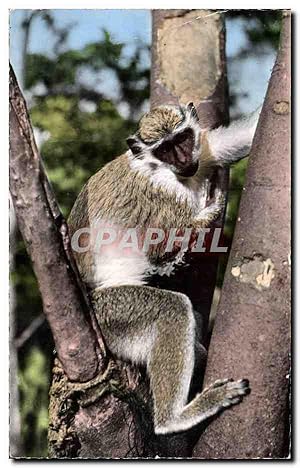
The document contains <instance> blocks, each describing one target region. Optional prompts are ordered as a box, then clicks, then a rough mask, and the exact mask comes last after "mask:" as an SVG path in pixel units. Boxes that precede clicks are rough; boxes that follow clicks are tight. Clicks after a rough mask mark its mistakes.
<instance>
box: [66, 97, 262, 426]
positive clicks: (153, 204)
mask: <svg viewBox="0 0 300 468" xmlns="http://www.w3.org/2000/svg"><path fill="white" fill-rule="evenodd" d="M259 113H260V109H258V110H257V111H256V112H254V113H253V114H251V115H250V116H249V117H247V118H244V119H241V120H239V121H237V122H234V123H232V124H231V125H229V126H228V127H219V128H216V129H203V128H202V127H201V125H200V122H199V119H198V115H197V111H196V108H195V106H194V105H193V103H189V104H187V105H178V106H158V107H156V108H154V109H153V110H151V111H149V112H148V113H146V114H145V115H144V116H143V117H142V118H141V120H140V122H139V127H138V130H137V132H136V133H135V134H134V135H131V136H129V137H128V139H127V144H128V147H129V149H128V150H127V151H126V153H124V154H123V155H121V156H119V157H117V158H116V159H114V160H112V161H111V162H109V163H108V164H106V165H105V166H104V167H103V168H102V169H100V170H99V171H98V172H97V173H96V174H95V175H93V176H92V177H91V178H90V179H89V180H88V182H87V183H86V185H85V186H84V187H83V189H82V190H81V192H80V194H79V196H78V198H77V200H76V201H75V204H74V206H73V208H72V210H71V213H70V216H69V220H68V224H69V229H70V234H71V243H72V247H73V249H74V256H75V259H76V262H77V265H78V269H79V272H80V274H81V276H82V279H83V281H84V282H85V283H86V285H87V287H88V289H89V293H90V297H91V302H92V306H93V309H94V311H95V314H96V317H97V320H98V322H99V325H100V327H101V330H102V332H103V335H104V338H105V341H106V343H107V346H108V348H109V350H110V351H111V353H112V354H113V355H115V356H117V357H118V358H120V359H122V360H125V361H129V362H131V363H133V364H134V365H138V366H145V367H146V370H147V373H148V376H149V380H150V388H151V392H152V397H153V403H154V404H153V408H154V409H153V413H154V414H153V419H154V432H155V433H156V434H170V433H175V432H180V431H185V430H188V429H190V428H192V427H193V426H195V425H196V424H199V423H200V422H202V421H204V420H205V419H207V418H210V417H211V416H214V415H216V414H218V413H219V412H221V411H222V410H224V409H225V408H228V407H230V406H232V405H235V404H237V403H239V402H241V400H242V398H243V397H244V396H245V395H247V394H248V393H249V392H250V386H249V381H248V380H247V379H240V380H237V381H233V380H232V379H230V378H222V379H219V380H217V381H216V382H215V383H214V384H212V385H211V386H209V387H207V388H205V389H204V390H203V391H202V392H200V393H197V394H196V396H195V397H194V398H193V399H192V400H191V401H188V396H189V389H190V383H191V379H192V376H193V371H194V365H195V358H196V356H195V350H196V349H197V346H196V338H195V334H196V325H195V315H194V311H193V306H192V304H191V301H190V300H189V298H188V297H187V296H186V295H185V294H182V293H179V292H175V291H170V290H166V289H160V288H157V287H153V286H151V283H150V279H151V276H152V275H153V274H157V273H158V274H161V275H164V274H168V275H172V274H173V272H174V268H175V267H180V265H181V263H182V261H183V257H182V252H179V253H178V249H177V250H176V247H175V245H176V240H178V236H176V234H177V233H178V232H182V230H184V229H185V228H188V229H189V230H190V231H193V232H194V231H198V230H201V229H203V228H205V227H207V226H210V225H211V223H212V222H213V221H214V220H215V219H217V218H218V216H219V215H220V213H221V211H222V210H223V207H224V198H223V196H222V194H221V193H219V192H217V193H216V194H215V197H214V200H213V202H212V203H211V204H210V205H208V206H204V205H203V198H204V197H203V194H204V193H205V189H206V185H205V184H206V181H207V177H208V174H209V171H210V170H212V168H215V167H217V166H221V167H222V166H223V167H224V166H228V165H230V164H233V163H235V162H237V161H239V160H240V159H242V158H244V157H246V156H247V155H248V154H249V151H250V148H251V144H252V140H253V136H254V133H255V129H256V125H257V121H258V117H259ZM174 227H175V228H176V229H175V234H174V232H173V238H172V239H171V240H173V241H174V242H173V250H172V249H171V253H170V255H169V257H168V258H167V259H166V257H165V254H164V251H163V248H162V245H163V247H165V245H166V241H165V242H162V243H160V244H159V243H158V242H156V241H155V240H154V241H153V239H151V237H150V242H149V236H148V231H149V229H150V234H151V235H152V233H153V230H155V229H156V228H161V229H162V230H163V232H165V233H167V239H168V240H167V242H168V241H169V240H170V235H169V233H170V230H171V229H172V228H174ZM126 230H127V237H126V236H125V237H126V238H125V240H124V238H123V240H122V242H119V243H118V241H119V239H120V233H123V232H124V231H126ZM151 230H152V231H151ZM128 231H129V234H130V235H128ZM112 232H114V233H115V234H114V236H113V235H112ZM116 233H117V234H116ZM130 236H131V237H132V238H133V239H134V240H135V242H133V244H134V245H135V248H130V246H131V244H130V242H129V239H130ZM147 236H148V237H147ZM168 236H169V237H168ZM99 239H100V241H99ZM141 239H142V240H144V241H145V239H147V241H148V244H151V245H148V247H149V248H148V249H145V248H139V241H140V240H141ZM98 241H99V242H98ZM100 244H101V249H99V245H100ZM120 244H121V245H120ZM171 244H172V242H171ZM189 247H190V246H189V244H187V248H189ZM166 272H167V273H166Z"/></svg>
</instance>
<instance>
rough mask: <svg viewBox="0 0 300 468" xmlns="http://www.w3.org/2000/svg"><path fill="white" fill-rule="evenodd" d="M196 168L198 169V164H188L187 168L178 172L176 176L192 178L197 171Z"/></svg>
mask: <svg viewBox="0 0 300 468" xmlns="http://www.w3.org/2000/svg"><path fill="white" fill-rule="evenodd" d="M198 167H199V163H198V161H196V162H193V163H192V164H190V165H189V166H187V167H185V168H184V169H182V170H178V171H177V174H178V175H179V176H180V177H193V175H195V174H196V172H197V171H198Z"/></svg>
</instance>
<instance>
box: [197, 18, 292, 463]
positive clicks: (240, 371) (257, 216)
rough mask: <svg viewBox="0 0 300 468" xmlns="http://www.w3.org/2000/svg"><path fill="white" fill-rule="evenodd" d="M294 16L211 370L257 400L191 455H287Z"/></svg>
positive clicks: (273, 84) (260, 142) (287, 21)
mask: <svg viewBox="0 0 300 468" xmlns="http://www.w3.org/2000/svg"><path fill="white" fill-rule="evenodd" d="M290 28H291V18H290V13H288V12H285V13H284V15H283V29H282V33H281V41H280V47H279V51H278V56H277V60H276V63H275V65H274V68H273V72H272V76H271V79H270V83H269V88H268V92H267V95H266V99H265V102H264V106H263V110H262V113H261V117H260V122H259V125H258V130H257V132H256V136H255V139H254V143H253V147H252V150H251V155H250V163H249V167H248V170H247V179H246V183H245V188H244V193H243V196H242V200H241V205H240V210H239V215H238V216H239V218H238V225H237V228H236V230H235V234H234V240H233V245H232V249H231V254H230V258H229V262H228V266H227V270H226V275H225V281H224V286H223V289H222V297H221V301H220V304H219V307H218V313H217V317H216V323H215V327H214V331H213V336H212V341H211V345H210V351H209V359H208V365H207V370H206V376H205V382H206V383H209V382H212V381H213V380H214V378H215V375H222V374H224V375H228V374H229V373H230V374H231V375H232V376H233V377H234V378H237V377H239V376H240V377H241V376H247V378H249V379H250V382H251V386H252V395H250V397H249V398H248V399H247V401H246V402H245V403H244V404H242V405H240V406H239V407H236V408H234V409H233V410H232V411H230V412H228V413H224V415H222V416H221V417H220V418H219V419H217V420H216V421H214V422H213V423H212V424H211V425H210V426H209V427H208V428H207V430H206V432H205V433H204V434H203V436H202V437H201V439H200V441H199V443H198V444H197V446H196V447H195V450H194V452H193V455H194V456H195V457H204V458H211V457H213V458H222V459H224V458H282V457H286V456H287V455H288V450H289V441H288V431H289V394H288V378H289V372H290V361H289V353H290V345H291V343H290V310H291V302H290V286H291V283H290V280H291V279H290V260H289V257H290V196H291V194H290V183H291V181H290V178H291V172H290V171H291V166H290V164H291V161H290V156H291V143H290V137H291V135H290V126H291V117H290V99H291V95H290V93H291V89H290V81H291V35H290Z"/></svg>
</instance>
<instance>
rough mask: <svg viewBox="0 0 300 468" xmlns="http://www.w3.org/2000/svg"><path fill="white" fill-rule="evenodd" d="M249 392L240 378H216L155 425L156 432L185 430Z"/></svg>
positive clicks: (247, 383) (215, 413)
mask: <svg viewBox="0 0 300 468" xmlns="http://www.w3.org/2000/svg"><path fill="white" fill-rule="evenodd" d="M249 393H250V387H249V381H248V380H247V379H241V380H237V381H233V380H232V379H222V380H216V381H215V382H214V383H213V384H212V385H210V386H208V387H207V388H205V389H204V390H203V392H201V393H198V395H196V397H195V398H194V399H193V400H192V401H191V402H190V403H188V404H187V405H186V406H185V407H184V408H183V410H182V412H181V413H180V414H177V415H176V416H175V417H174V419H173V420H171V421H168V423H166V424H159V425H157V426H156V427H155V433H156V434H168V433H172V432H180V431H186V430H187V429H190V428H191V427H193V426H195V425H196V424H199V423H201V422H203V421H205V420H207V419H209V418H211V417H212V416H215V415H217V414H218V413H220V412H221V411H223V410H224V409H226V408H229V407H230V406H233V405H236V404H238V403H240V402H241V401H242V399H243V397H244V396H245V395H247V394H249Z"/></svg>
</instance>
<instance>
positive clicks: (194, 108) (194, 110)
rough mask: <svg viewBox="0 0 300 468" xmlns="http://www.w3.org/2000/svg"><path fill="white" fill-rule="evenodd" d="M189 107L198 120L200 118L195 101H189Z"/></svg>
mask: <svg viewBox="0 0 300 468" xmlns="http://www.w3.org/2000/svg"><path fill="white" fill-rule="evenodd" d="M187 109H188V110H189V111H190V113H191V116H192V117H194V118H195V119H196V120H199V117H198V114H197V110H196V107H195V106H194V103H193V102H189V103H188V105H187Z"/></svg>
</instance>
